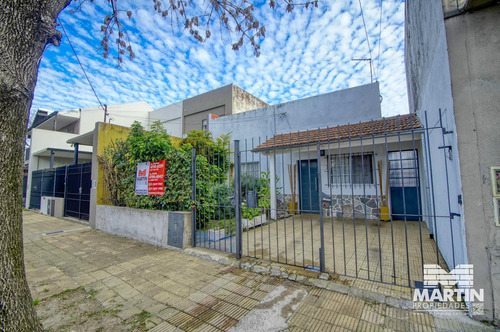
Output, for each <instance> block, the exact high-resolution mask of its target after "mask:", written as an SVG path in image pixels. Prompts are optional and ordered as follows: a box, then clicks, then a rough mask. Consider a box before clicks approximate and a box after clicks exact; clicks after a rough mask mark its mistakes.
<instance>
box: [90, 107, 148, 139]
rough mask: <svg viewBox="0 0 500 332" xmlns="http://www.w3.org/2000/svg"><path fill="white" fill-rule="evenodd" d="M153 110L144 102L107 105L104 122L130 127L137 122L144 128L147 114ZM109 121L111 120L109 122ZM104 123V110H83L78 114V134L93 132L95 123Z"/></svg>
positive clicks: (92, 108) (96, 108)
mask: <svg viewBox="0 0 500 332" xmlns="http://www.w3.org/2000/svg"><path fill="white" fill-rule="evenodd" d="M151 111H153V108H152V107H151V106H150V105H149V104H148V103H146V102H144V101H140V102H135V103H126V104H118V105H108V115H107V116H106V122H110V121H111V122H110V123H112V124H116V125H120V126H125V127H130V125H132V123H133V122H134V121H136V120H137V121H139V122H141V123H142V125H143V126H144V127H147V126H148V125H149V112H151ZM110 119H111V120H110ZM103 121H104V110H103V109H102V108H101V107H100V106H99V107H91V108H83V109H82V111H81V113H80V134H85V133H88V132H89V131H92V130H94V128H95V124H96V122H103Z"/></svg>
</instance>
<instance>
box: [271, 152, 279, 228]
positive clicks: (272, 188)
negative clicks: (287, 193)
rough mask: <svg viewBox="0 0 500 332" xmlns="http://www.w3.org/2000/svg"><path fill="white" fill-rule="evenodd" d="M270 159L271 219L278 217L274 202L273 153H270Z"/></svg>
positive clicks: (274, 168) (274, 173) (274, 170)
mask: <svg viewBox="0 0 500 332" xmlns="http://www.w3.org/2000/svg"><path fill="white" fill-rule="evenodd" d="M269 159H270V165H269V166H270V167H269V169H270V176H269V181H270V182H271V183H270V186H271V219H274V220H276V219H278V218H277V211H276V209H277V205H278V204H277V202H276V156H275V155H274V154H271V157H270V158H269Z"/></svg>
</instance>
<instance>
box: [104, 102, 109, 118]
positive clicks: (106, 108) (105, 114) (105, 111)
mask: <svg viewBox="0 0 500 332" xmlns="http://www.w3.org/2000/svg"><path fill="white" fill-rule="evenodd" d="M108 115H109V114H108V105H106V104H104V123H106V116H108Z"/></svg>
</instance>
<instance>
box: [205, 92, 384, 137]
mask: <svg viewBox="0 0 500 332" xmlns="http://www.w3.org/2000/svg"><path fill="white" fill-rule="evenodd" d="M380 118H381V110H380V91H379V85H378V83H372V84H368V85H363V86H359V87H355V88H350V89H345V90H340V91H335V92H331V93H327V94H322V95H318V96H314V97H309V98H304V99H299V100H295V101H290V102H286V103H283V104H279V105H273V106H269V107H265V108H260V109H256V110H253V111H247V112H243V113H238V114H233V115H230V116H224V117H220V118H217V119H209V125H208V127H209V131H210V132H211V133H212V135H213V136H214V137H218V136H220V135H222V134H228V133H231V138H232V139H233V140H240V144H242V145H243V144H245V140H246V142H247V145H248V146H250V144H251V143H252V142H251V141H252V140H253V142H254V144H255V143H258V142H259V140H260V141H261V142H265V141H266V140H267V139H269V138H271V137H273V136H274V135H276V134H281V133H289V132H296V131H302V130H307V129H318V128H320V127H321V128H324V127H326V126H336V125H338V124H347V123H357V122H359V121H369V120H372V119H380ZM255 145H258V144H255Z"/></svg>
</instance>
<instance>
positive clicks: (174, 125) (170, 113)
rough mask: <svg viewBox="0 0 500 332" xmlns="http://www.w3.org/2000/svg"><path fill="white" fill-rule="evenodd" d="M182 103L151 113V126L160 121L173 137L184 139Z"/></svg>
mask: <svg viewBox="0 0 500 332" xmlns="http://www.w3.org/2000/svg"><path fill="white" fill-rule="evenodd" d="M182 104H183V103H182V101H180V102H177V103H175V104H172V105H168V106H165V107H162V108H159V109H157V110H154V111H152V112H150V113H149V126H151V124H152V123H153V122H155V121H160V122H161V124H162V125H163V127H164V128H165V130H166V131H167V133H168V134H169V135H171V136H175V137H182Z"/></svg>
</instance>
